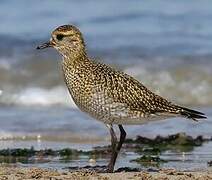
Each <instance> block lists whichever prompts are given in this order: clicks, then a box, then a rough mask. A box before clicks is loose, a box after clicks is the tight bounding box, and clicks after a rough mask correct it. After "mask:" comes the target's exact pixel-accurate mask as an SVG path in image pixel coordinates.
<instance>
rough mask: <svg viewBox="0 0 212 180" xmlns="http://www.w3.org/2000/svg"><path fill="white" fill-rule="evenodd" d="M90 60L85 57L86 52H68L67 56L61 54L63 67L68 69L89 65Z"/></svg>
mask: <svg viewBox="0 0 212 180" xmlns="http://www.w3.org/2000/svg"><path fill="white" fill-rule="evenodd" d="M89 62H90V60H89V58H88V56H87V53H86V51H81V52H78V53H73V52H69V53H67V54H63V66H69V67H73V68H74V67H79V66H81V65H85V64H87V63H89Z"/></svg>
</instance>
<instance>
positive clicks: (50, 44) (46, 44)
mask: <svg viewBox="0 0 212 180" xmlns="http://www.w3.org/2000/svg"><path fill="white" fill-rule="evenodd" d="M48 47H52V43H51V42H46V43H43V44H41V45H40V46H38V47H37V48H36V49H45V48H48Z"/></svg>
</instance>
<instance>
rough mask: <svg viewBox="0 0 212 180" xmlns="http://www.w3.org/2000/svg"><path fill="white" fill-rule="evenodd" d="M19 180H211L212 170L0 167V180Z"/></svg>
mask: <svg viewBox="0 0 212 180" xmlns="http://www.w3.org/2000/svg"><path fill="white" fill-rule="evenodd" d="M6 179H8V180H21V179H28V180H30V179H42V180H44V179H51V180H65V179H67V180H68V179H74V180H75V179H76V180H85V179H92V180H96V179H98V180H100V179H104V180H109V179H111V180H119V179H120V180H124V179H142V180H152V179H155V180H156V179H163V180H168V179H170V180H177V179H179V180H184V179H185V180H190V179H200V180H208V179H212V170H207V171H204V172H184V171H176V170H174V169H163V170H160V171H159V172H145V171H143V172H120V173H96V172H94V171H86V170H85V171H83V170H81V171H76V172H68V171H63V172H61V171H56V170H52V169H51V170H50V169H41V168H23V167H21V168H20V167H5V166H1V167H0V180H6Z"/></svg>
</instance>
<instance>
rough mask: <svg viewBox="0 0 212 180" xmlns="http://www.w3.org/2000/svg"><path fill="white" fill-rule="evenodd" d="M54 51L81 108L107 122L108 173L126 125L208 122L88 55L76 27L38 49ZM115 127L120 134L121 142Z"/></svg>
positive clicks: (59, 30) (54, 34) (57, 31)
mask: <svg viewBox="0 0 212 180" xmlns="http://www.w3.org/2000/svg"><path fill="white" fill-rule="evenodd" d="M48 47H53V48H54V49H56V50H57V51H58V52H59V54H61V55H62V63H61V64H62V71H63V76H64V81H65V84H66V86H67V88H68V91H69V93H70V95H71V97H72V98H73V100H74V102H75V104H76V105H77V106H78V108H79V109H80V110H81V111H83V112H85V113H88V114H89V115H90V116H91V117H93V118H94V119H96V120H99V121H101V122H103V123H104V124H105V125H106V127H107V128H108V129H109V132H110V136H111V158H110V160H109V163H108V165H107V172H114V166H115V162H116V159H117V156H118V154H119V151H120V149H121V147H122V144H123V143H124V141H125V138H126V132H125V130H124V128H123V125H130V124H133V125H140V124H145V123H149V122H153V121H158V120H163V119H167V118H172V117H183V118H187V119H191V120H194V121H198V120H199V119H205V118H207V117H206V116H205V114H204V113H202V112H199V111H196V110H192V109H189V108H186V107H183V106H180V105H177V104H175V103H172V102H171V101H169V100H167V99H165V98H163V97H161V96H159V95H157V94H155V93H154V92H152V91H151V90H149V89H147V88H146V87H145V86H144V85H143V84H142V83H141V82H139V81H138V80H136V79H135V78H133V77H132V76H130V75H128V74H126V73H124V72H122V71H120V70H117V69H115V68H113V67H110V66H109V65H106V64H104V63H100V62H98V61H96V60H95V59H93V58H90V57H89V55H88V54H87V50H86V45H85V41H84V38H83V35H82V33H81V31H80V30H79V29H78V28H77V27H76V26H74V25H69V24H68V25H62V26H59V27H57V28H56V29H54V30H53V31H52V33H51V38H50V40H49V41H48V42H46V43H43V44H41V45H39V46H37V49H45V48H48ZM114 126H118V128H119V131H120V137H119V140H118V138H117V135H116V132H115V130H114Z"/></svg>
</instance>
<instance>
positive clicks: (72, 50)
mask: <svg viewBox="0 0 212 180" xmlns="http://www.w3.org/2000/svg"><path fill="white" fill-rule="evenodd" d="M47 47H53V48H55V49H56V50H58V51H59V53H60V54H62V55H63V56H64V57H67V56H68V57H72V56H78V55H80V54H85V44H84V40H83V36H82V33H81V32H80V30H79V29H77V28H76V27H75V26H73V25H63V26H60V27H58V28H56V29H55V30H54V31H53V32H52V34H51V38H50V41H49V42H46V43H44V44H41V45H40V46H38V47H37V49H44V48H47Z"/></svg>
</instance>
